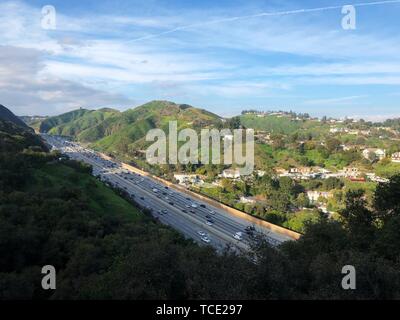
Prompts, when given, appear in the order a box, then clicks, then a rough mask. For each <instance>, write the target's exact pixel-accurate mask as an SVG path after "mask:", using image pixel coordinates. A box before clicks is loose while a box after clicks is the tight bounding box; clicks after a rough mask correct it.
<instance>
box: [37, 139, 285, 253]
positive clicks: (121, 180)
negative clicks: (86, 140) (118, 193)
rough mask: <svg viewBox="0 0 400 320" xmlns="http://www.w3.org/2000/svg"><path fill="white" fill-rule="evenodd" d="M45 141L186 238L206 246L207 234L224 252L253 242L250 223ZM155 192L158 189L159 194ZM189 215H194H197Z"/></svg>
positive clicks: (73, 147)
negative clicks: (86, 165)
mask: <svg viewBox="0 0 400 320" xmlns="http://www.w3.org/2000/svg"><path fill="white" fill-rule="evenodd" d="M44 138H45V139H46V140H47V141H48V142H49V144H51V145H52V146H53V147H55V148H58V149H60V150H61V151H62V152H64V153H66V154H67V155H69V156H70V157H71V158H74V159H77V160H81V161H84V162H87V163H89V164H91V165H92V166H93V173H94V174H95V175H98V176H100V178H101V179H102V180H104V181H107V182H108V183H110V184H112V185H114V186H118V187H120V188H123V189H124V190H126V191H127V192H128V193H129V194H131V195H134V196H135V201H136V202H138V204H139V205H142V206H144V207H148V208H150V209H151V211H152V214H153V216H155V217H157V218H158V219H159V220H160V221H161V222H162V223H165V224H168V225H170V226H171V227H173V228H175V229H177V230H179V231H181V232H182V234H184V235H185V236H186V237H188V238H192V239H194V240H195V241H196V242H199V243H202V244H205V243H204V242H203V241H201V238H200V236H199V234H198V231H205V232H207V233H208V237H209V238H210V240H211V242H210V245H213V246H214V247H216V248H217V249H218V250H221V249H222V248H223V247H225V246H226V245H227V244H231V245H234V246H235V247H237V248H240V249H244V250H246V249H248V242H249V241H250V239H251V238H250V236H249V235H247V234H246V233H245V232H244V231H245V230H244V229H245V228H246V227H247V226H248V225H249V223H248V222H247V221H245V220H243V219H240V218H238V217H234V216H232V215H230V214H229V213H227V212H224V211H223V210H221V209H219V208H214V207H212V206H211V205H209V204H205V203H202V202H201V201H199V200H198V199H195V198H193V197H191V196H189V195H186V194H182V193H179V192H178V191H176V190H173V189H170V188H168V187H166V186H164V185H163V184H161V183H160V182H159V181H157V180H154V179H152V178H150V177H145V176H141V175H139V174H137V173H133V172H129V171H127V170H126V169H122V168H121V167H120V166H119V165H118V164H117V163H114V162H112V161H109V160H106V159H103V158H101V157H100V156H99V155H98V154H97V153H95V152H93V151H91V150H88V149H84V148H82V147H81V146H79V145H77V144H74V143H68V142H66V141H64V140H62V139H60V138H56V137H51V136H44ZM154 189H157V191H155V190H154ZM166 197H167V198H166ZM141 198H143V199H141ZM160 210H167V211H168V213H167V214H159V212H160ZM190 211H194V213H192V212H190ZM211 212H212V213H211ZM207 216H208V218H207ZM207 219H212V220H213V224H212V225H207V224H206V222H207ZM254 227H255V229H256V234H259V235H262V236H263V237H265V238H266V239H267V240H268V241H269V242H270V243H272V244H273V245H277V244H279V243H281V242H282V241H286V240H290V238H288V237H286V236H284V235H280V234H277V233H272V232H271V231H270V230H268V229H266V228H262V227H259V226H254ZM236 232H242V233H243V236H242V241H238V240H236V239H234V237H233V236H234V235H235V233H236Z"/></svg>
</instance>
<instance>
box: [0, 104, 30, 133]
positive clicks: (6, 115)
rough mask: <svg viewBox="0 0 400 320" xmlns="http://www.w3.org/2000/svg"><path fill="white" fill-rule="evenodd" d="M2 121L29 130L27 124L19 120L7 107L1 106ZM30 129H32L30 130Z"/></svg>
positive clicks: (0, 118)
mask: <svg viewBox="0 0 400 320" xmlns="http://www.w3.org/2000/svg"><path fill="white" fill-rule="evenodd" d="M0 120H4V121H9V122H12V123H14V124H16V125H18V126H20V127H24V128H29V127H28V126H27V125H26V124H25V122H23V121H22V120H21V119H20V118H18V117H17V116H16V115H15V114H14V113H12V112H11V111H10V110H9V109H7V108H6V107H5V106H3V105H1V104H0ZM29 129H30V128H29Z"/></svg>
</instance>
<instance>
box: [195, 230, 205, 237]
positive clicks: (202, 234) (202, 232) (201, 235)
mask: <svg viewBox="0 0 400 320" xmlns="http://www.w3.org/2000/svg"><path fill="white" fill-rule="evenodd" d="M197 233H198V234H199V235H200V237H205V236H207V233H205V232H204V231H201V230H200V231H197Z"/></svg>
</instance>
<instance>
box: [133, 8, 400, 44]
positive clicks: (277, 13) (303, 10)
mask: <svg viewBox="0 0 400 320" xmlns="http://www.w3.org/2000/svg"><path fill="white" fill-rule="evenodd" d="M394 3H400V0H386V1H374V2H362V3H356V4H347V5H352V6H354V7H366V6H377V5H385V4H394ZM345 5H346V4H345ZM345 5H341V6H330V7H320V8H310V9H297V10H289V11H278V12H261V13H256V14H252V15H246V16H237V17H229V18H223V19H217V20H210V21H206V22H199V23H193V24H188V25H185V26H180V27H176V28H173V29H170V30H166V31H163V32H160V33H154V34H150V35H148V36H143V37H139V38H135V39H131V40H128V41H126V42H136V41H141V40H147V39H152V38H158V37H161V36H163V35H166V34H169V33H174V32H177V31H182V30H186V29H192V28H196V27H202V26H207V25H212V24H217V23H223V22H231V21H237V20H245V19H251V18H258V17H271V16H284V15H292V14H299V13H310V12H319V11H328V10H337V9H341V8H343V6H345Z"/></svg>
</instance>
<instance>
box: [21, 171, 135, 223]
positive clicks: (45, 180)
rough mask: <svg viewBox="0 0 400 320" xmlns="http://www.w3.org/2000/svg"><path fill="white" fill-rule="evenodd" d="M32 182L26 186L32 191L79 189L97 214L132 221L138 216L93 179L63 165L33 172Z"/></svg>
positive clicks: (110, 191)
mask: <svg viewBox="0 0 400 320" xmlns="http://www.w3.org/2000/svg"><path fill="white" fill-rule="evenodd" d="M34 179H35V180H34V181H32V183H31V184H30V185H29V186H28V191H29V189H30V188H32V189H38V188H43V189H52V188H57V187H58V186H63V187H65V188H70V189H72V188H79V189H80V190H81V191H82V193H83V194H84V195H85V196H86V197H87V200H88V203H89V206H90V208H91V209H92V210H94V211H95V212H96V213H98V214H102V215H103V214H110V213H113V214H115V215H117V216H120V217H124V218H129V219H133V218H135V217H138V216H139V215H140V213H139V211H138V210H137V209H136V208H135V207H134V206H133V205H131V204H130V203H129V202H127V201H126V200H124V199H123V198H121V197H120V196H118V195H117V194H116V193H115V192H114V191H113V190H112V189H110V188H107V187H106V186H105V185H104V184H103V183H102V182H100V181H98V180H97V179H95V178H94V177H92V176H90V175H88V174H86V173H79V172H77V171H76V170H74V169H73V168H70V167H68V166H66V165H63V164H58V163H57V164H47V165H45V166H44V167H43V168H40V169H38V170H36V171H35V172H34Z"/></svg>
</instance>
